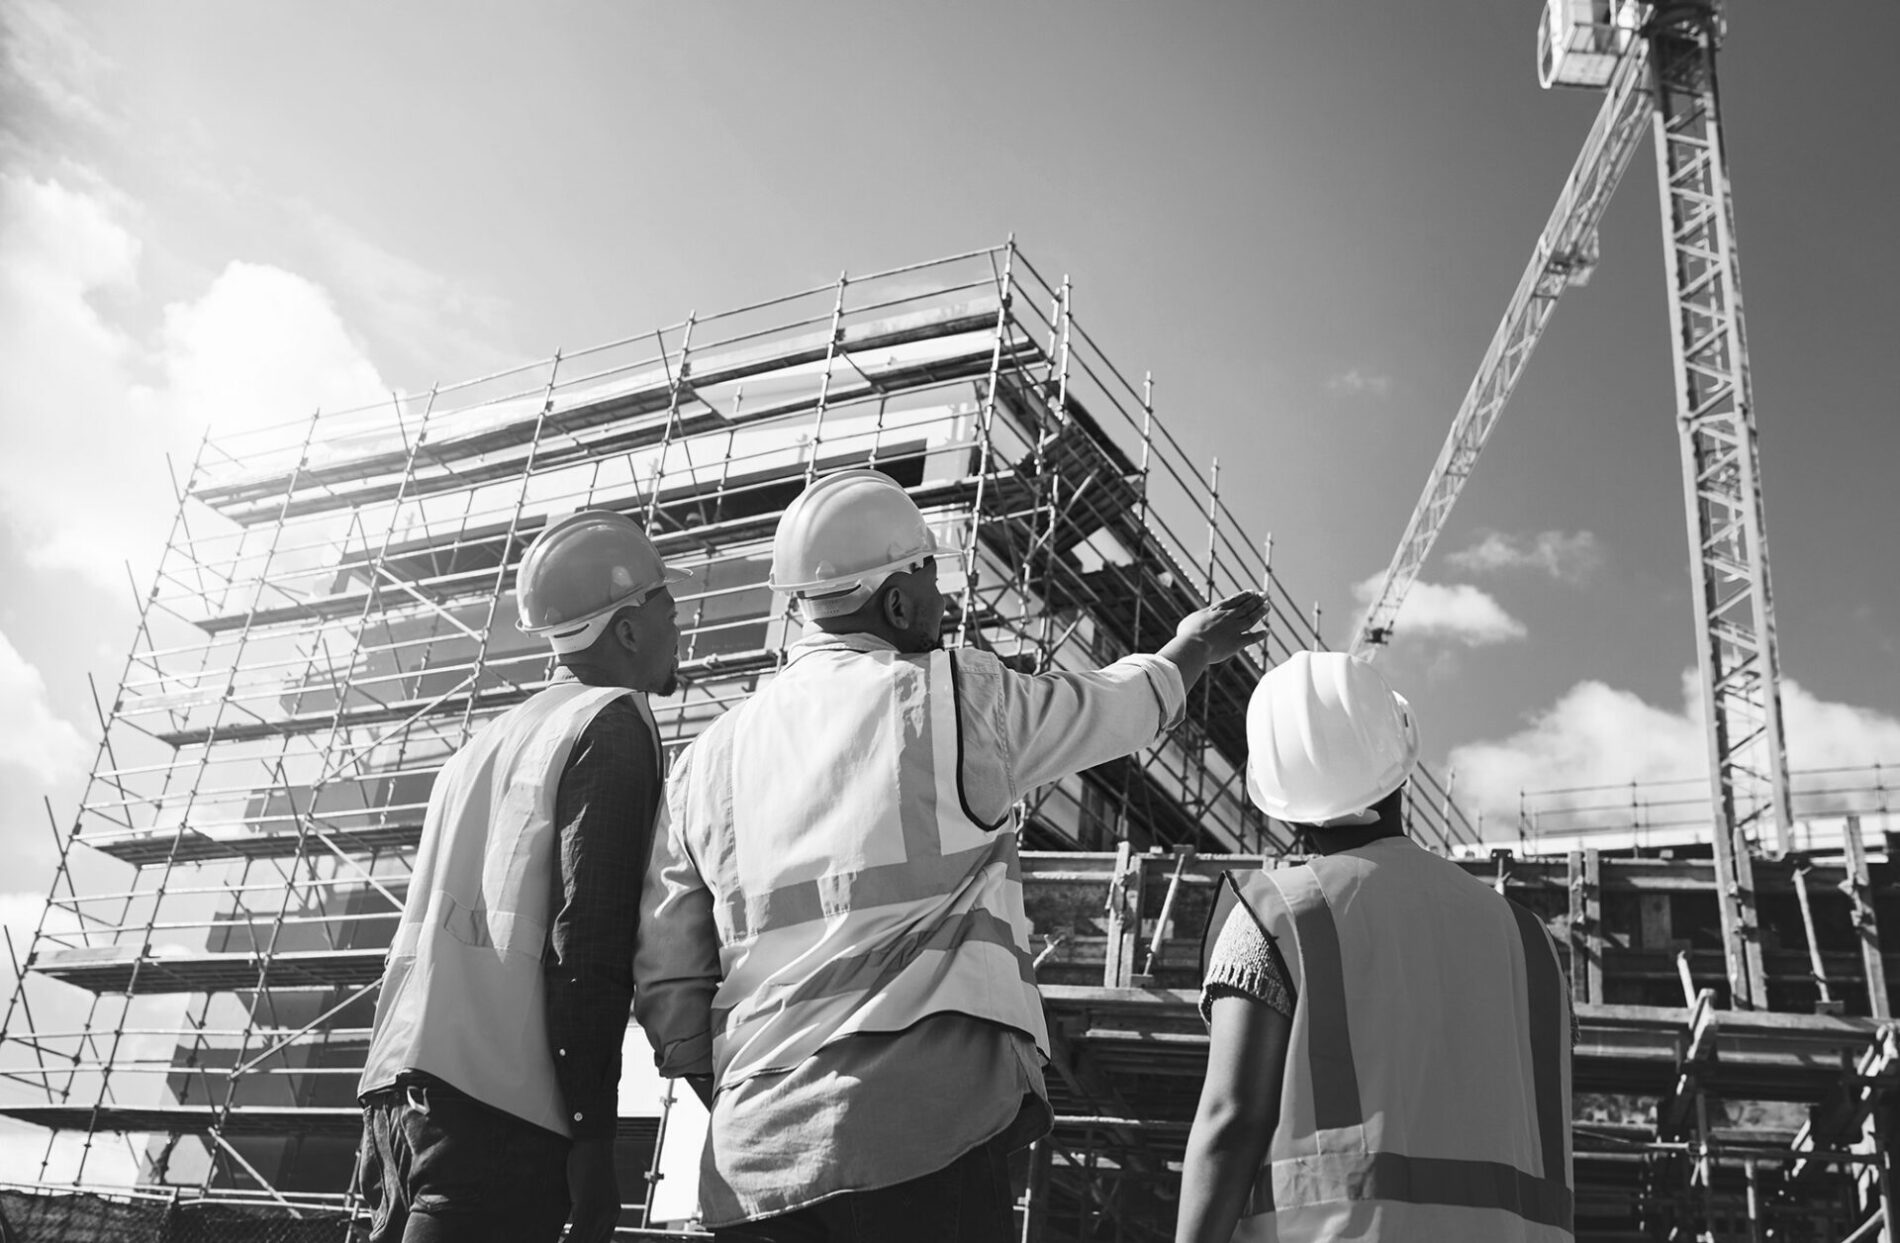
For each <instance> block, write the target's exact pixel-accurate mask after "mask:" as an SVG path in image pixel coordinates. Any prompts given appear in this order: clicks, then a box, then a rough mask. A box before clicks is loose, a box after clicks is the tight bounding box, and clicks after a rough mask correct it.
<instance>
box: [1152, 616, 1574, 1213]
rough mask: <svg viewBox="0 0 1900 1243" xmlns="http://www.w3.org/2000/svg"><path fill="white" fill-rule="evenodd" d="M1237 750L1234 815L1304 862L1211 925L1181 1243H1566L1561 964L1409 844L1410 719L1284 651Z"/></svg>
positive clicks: (1568, 1199)
mask: <svg viewBox="0 0 1900 1243" xmlns="http://www.w3.org/2000/svg"><path fill="white" fill-rule="evenodd" d="M1247 745H1248V752H1249V757H1248V761H1247V789H1248V793H1249V794H1250V795H1251V797H1252V798H1253V801H1254V802H1255V804H1257V805H1258V806H1259V807H1260V808H1261V810H1263V811H1265V812H1266V813H1267V814H1268V815H1269V816H1272V817H1273V818H1274V819H1276V820H1280V821H1283V822H1285V823H1287V824H1290V825H1292V826H1294V827H1295V828H1299V829H1304V830H1306V831H1307V833H1308V834H1309V836H1310V839H1311V841H1312V842H1313V844H1314V846H1315V847H1316V848H1317V850H1318V851H1319V857H1317V858H1314V859H1312V860H1310V861H1308V862H1306V863H1304V864H1301V865H1300V866H1297V867H1286V868H1281V869H1278V870H1274V871H1262V872H1255V873H1253V874H1252V875H1250V876H1249V877H1248V878H1247V879H1246V880H1245V881H1243V882H1239V883H1238V884H1236V885H1234V886H1233V891H1234V897H1235V901H1234V902H1233V903H1231V905H1225V904H1223V905H1217V906H1216V908H1215V918H1216V921H1217V922H1211V923H1210V925H1209V931H1210V933H1211V932H1213V931H1214V929H1215V928H1217V927H1218V928H1219V937H1218V940H1217V941H1216V942H1215V944H1214V947H1213V951H1212V954H1211V956H1210V958H1209V961H1208V964H1207V970H1206V983H1205V987H1204V993H1203V997H1202V1003H1201V1005H1202V1014H1203V1016H1204V1017H1206V1018H1207V1020H1208V1026H1209V1030H1210V1033H1211V1038H1210V1041H1209V1046H1208V1069H1207V1079H1206V1082H1205V1083H1204V1084H1203V1086H1202V1089H1201V1103H1200V1110H1199V1113H1198V1114H1197V1115H1196V1117H1195V1120H1194V1128H1193V1131H1192V1132H1191V1133H1190V1135H1189V1137H1188V1147H1187V1158H1186V1166H1185V1169H1184V1171H1183V1174H1182V1179H1181V1211H1180V1216H1179V1218H1178V1221H1177V1224H1176V1229H1175V1239H1176V1243H1229V1241H1230V1240H1245V1241H1249V1243H1251V1241H1253V1240H1275V1241H1276V1243H1321V1241H1322V1240H1330V1239H1348V1238H1349V1239H1365V1240H1387V1241H1388V1243H1389V1241H1391V1240H1404V1241H1407V1243H1409V1241H1411V1240H1417V1239H1433V1240H1437V1239H1445V1240H1450V1239H1456V1240H1459V1243H1558V1241H1560V1240H1571V1239H1573V1238H1574V1237H1575V1236H1574V1234H1573V1228H1572V1219H1573V1209H1572V1203H1573V1199H1574V1196H1573V1192H1572V1182H1571V1171H1570V1017H1569V1009H1568V1004H1567V1002H1566V1000H1565V997H1566V990H1565V988H1564V977H1563V971H1562V968H1561V967H1560V966H1559V964H1558V960H1557V951H1556V947H1555V946H1554V945H1553V944H1552V942H1551V939H1550V936H1549V934H1548V933H1547V932H1546V931H1545V929H1544V925H1543V923H1542V921H1540V920H1539V919H1538V918H1537V916H1536V915H1534V914H1532V913H1531V912H1529V911H1527V910H1525V909H1524V908H1523V907H1520V906H1518V905H1517V904H1516V903H1513V902H1509V901H1506V900H1505V899H1504V898H1503V897H1501V896H1499V895H1498V894H1497V893H1496V892H1495V891H1494V890H1493V889H1491V888H1490V887H1489V886H1487V885H1485V884H1483V883H1482V882H1480V881H1478V880H1476V879H1474V878H1473V877H1472V876H1471V875H1469V874H1468V873H1467V872H1466V871H1465V870H1464V869H1463V868H1461V867H1459V866H1458V865H1457V864H1456V863H1453V862H1451V861H1450V860H1448V859H1444V858H1441V857H1439V856H1437V855H1434V854H1431V853H1429V852H1427V851H1425V850H1423V849H1421V848H1419V847H1418V846H1417V845H1416V844H1415V843H1413V842H1412V841H1411V840H1410V839H1409V838H1408V837H1406V835H1405V827H1404V820H1403V800H1404V787H1405V782H1406V778H1407V776H1408V775H1409V774H1410V773H1411V771H1412V768H1413V766H1414V764H1415V763H1416V762H1417V760H1418V733H1417V730H1416V728H1415V727H1414V724H1413V720H1412V711H1411V708H1410V706H1409V705H1408V704H1407V703H1406V702H1405V700H1404V699H1403V698H1402V697H1401V696H1399V695H1398V694H1396V693H1395V692H1393V690H1392V689H1391V688H1390V687H1389V686H1387V685H1386V682H1385V679H1383V678H1382V677H1380V676H1379V674H1378V673H1377V671H1375V670H1374V669H1373V668H1372V666H1371V665H1369V664H1367V663H1365V662H1363V661H1359V660H1354V659H1352V658H1351V657H1349V656H1346V655H1344V654H1341V653H1331V652H1325V653H1314V652H1298V653H1295V654H1294V655H1293V656H1292V657H1290V658H1289V659H1288V660H1287V661H1286V662H1285V663H1283V664H1281V665H1279V666H1277V667H1276V668H1274V669H1273V670H1272V671H1271V672H1269V673H1268V674H1267V676H1266V677H1264V678H1262V679H1261V681H1260V685H1259V686H1258V687H1256V688H1255V690H1254V694H1253V699H1252V701H1251V703H1250V704H1249V705H1248V709H1247ZM1223 915H1224V919H1223Z"/></svg>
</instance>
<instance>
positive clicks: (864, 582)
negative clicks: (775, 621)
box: [798, 574, 890, 621]
mask: <svg viewBox="0 0 1900 1243" xmlns="http://www.w3.org/2000/svg"><path fill="white" fill-rule="evenodd" d="M888 578H890V575H889V574H878V575H875V576H873V577H872V578H868V579H860V580H859V581H858V585H857V586H856V587H853V588H851V589H850V590H848V591H840V592H838V593H836V594H834V595H829V596H800V597H798V611H799V612H800V613H802V614H803V615H804V617H805V620H806V621H822V620H823V619H825V618H827V617H844V616H847V615H848V614H851V613H855V612H857V611H858V610H859V609H861V608H863V607H864V602H865V601H866V600H869V599H870V598H871V597H872V596H874V595H876V594H877V589H878V588H879V587H882V586H883V585H884V582H885V580H886V579H888Z"/></svg>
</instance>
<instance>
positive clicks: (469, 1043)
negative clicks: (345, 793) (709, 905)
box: [357, 682, 659, 1135]
mask: <svg viewBox="0 0 1900 1243" xmlns="http://www.w3.org/2000/svg"><path fill="white" fill-rule="evenodd" d="M621 698H627V699H631V700H632V701H633V703H634V705H635V706H636V708H637V709H638V710H639V713H640V716H641V719H642V720H643V721H644V722H645V724H646V728H647V736H648V738H649V740H650V741H651V743H652V745H653V747H654V763H655V771H658V764H659V752H658V746H659V731H658V730H657V729H656V728H655V727H654V724H653V718H652V715H651V713H650V712H649V711H648V709H647V706H646V697H645V696H644V695H640V694H637V693H635V692H631V691H626V690H621V689H618V688H614V687H590V686H584V685H582V684H580V683H578V682H562V683H557V684H556V685H554V686H550V687H548V688H547V689H546V690H543V691H541V692H540V693H538V694H536V695H534V696H533V697H532V698H530V699H528V700H527V701H526V702H525V703H522V704H520V705H519V706H517V707H516V708H514V709H512V710H511V711H509V712H507V713H505V714H503V715H502V716H499V717H497V718H495V720H493V721H492V722H490V723H489V724H488V726H487V727H486V728H485V729H483V730H482V731H481V732H480V733H479V734H477V735H476V736H475V737H474V738H473V739H471V740H470V741H469V742H468V744H467V745H465V746H464V747H463V748H462V749H461V750H460V751H458V752H457V753H456V754H455V755H454V757H452V758H451V759H450V761H449V762H448V763H447V764H446V765H444V766H443V768H442V771H441V772H440V773H439V774H437V776H436V780H435V786H434V788H433V789H432V790H431V791H430V795H429V809H428V812H427V814H426V817H425V820H424V825H423V831H422V841H421V844H420V845H419V846H418V848H417V852H416V863H415V870H414V872H413V873H412V875H411V877H410V882H409V895H408V900H407V902H406V903H405V905H404V908H403V914H402V920H401V922H400V923H399V924H398V925H397V929H396V934H395V937H394V939H393V941H392V942H391V945H390V950H389V961H388V964H387V966H386V968H385V971H384V974H383V985H382V991H381V993H380V994H379V995H378V996H377V999H376V1023H375V1028H374V1030H373V1034H372V1035H371V1037H370V1048H369V1052H368V1055H367V1056H366V1058H365V1062H364V1068H363V1076H362V1079H361V1080H360V1081H359V1084H358V1089H357V1090H358V1092H359V1093H362V1092H370V1091H374V1090H376V1089H377V1088H382V1087H387V1086H389V1085H390V1084H392V1083H394V1082H396V1080H397V1077H398V1076H400V1075H401V1074H402V1073H403V1072H404V1071H409V1070H419V1071H425V1072H427V1073H428V1074H431V1075H434V1076H435V1077H437V1078H439V1079H441V1080H443V1081H444V1082H446V1083H448V1084H450V1085H452V1086H454V1087H455V1088H457V1089H459V1090H461V1091H462V1092H465V1093H467V1094H468V1095H470V1096H472V1097H474V1098H475V1099H476V1100H479V1101H482V1102H483V1103H485V1104H488V1105H491V1106H493V1107H494V1108H496V1109H500V1110H503V1111H505V1112H507V1113H511V1114H514V1115H515V1116H516V1117H519V1118H524V1119H526V1120H527V1121H529V1122H532V1123H534V1124H535V1125H537V1126H541V1127H545V1128H546V1129H548V1130H550V1131H555V1132H558V1133H560V1134H562V1135H566V1134H568V1133H569V1127H568V1121H567V1115H566V1110H565V1109H564V1108H563V1097H562V1094H561V1089H560V1083H559V1081H558V1079H557V1078H556V1076H555V1072H554V1054H553V1051H552V1050H551V1049H550V1048H549V1045H548V1032H547V1018H546V1012H545V1011H546V995H547V985H546V978H545V975H544V969H543V966H542V958H543V954H544V952H545V950H546V947H547V937H548V923H549V920H550V918H551V915H552V912H551V910H550V909H549V908H550V907H551V905H552V902H553V895H554V880H555V873H556V868H557V866H558V865H557V862H556V858H555V856H556V846H557V843H556V840H555V836H556V835H555V832H554V805H555V796H556V792H557V786H558V785H559V782H560V776H561V773H562V772H563V771H565V769H566V767H567V761H568V758H569V757H570V756H571V755H572V754H573V750H574V744H575V742H576V741H578V740H579V738H580V735H581V733H582V732H583V731H584V730H585V729H586V728H587V726H588V725H589V724H590V723H591V722H592V721H593V719H594V717H595V715H596V714H597V713H598V712H599V711H600V710H601V709H602V708H604V707H606V706H607V705H608V704H609V703H612V702H613V701H614V700H617V699H621Z"/></svg>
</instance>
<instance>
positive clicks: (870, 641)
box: [785, 630, 897, 668]
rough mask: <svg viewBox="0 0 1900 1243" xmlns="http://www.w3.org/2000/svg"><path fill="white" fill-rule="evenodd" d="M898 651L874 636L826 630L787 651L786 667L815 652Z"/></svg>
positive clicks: (811, 634)
mask: <svg viewBox="0 0 1900 1243" xmlns="http://www.w3.org/2000/svg"><path fill="white" fill-rule="evenodd" d="M896 650H897V645H896V644H894V643H892V642H890V641H889V640H887V639H880V638H878V637H877V636H876V635H872V634H831V633H829V632H828V631H824V630H814V631H813V632H812V633H810V634H808V635H806V636H805V637H803V638H801V639H800V640H798V642H796V643H794V644H792V645H791V647H789V648H787V649H786V651H785V665H786V667H787V668H790V667H791V666H792V665H793V664H794V663H795V662H797V661H798V659H799V658H800V657H802V656H809V655H811V654H812V653H813V652H895V651H896Z"/></svg>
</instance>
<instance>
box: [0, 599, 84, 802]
mask: <svg viewBox="0 0 1900 1243" xmlns="http://www.w3.org/2000/svg"><path fill="white" fill-rule="evenodd" d="M0 704H5V705H6V710H5V712H0V767H4V766H7V765H12V766H14V767H17V768H23V769H25V770H26V771H27V772H28V773H30V774H32V776H33V777H34V778H35V779H36V780H37V781H38V782H39V783H40V784H42V785H49V786H50V785H55V784H58V783H60V782H63V781H67V780H70V779H71V778H73V777H76V776H78V775H79V774H80V773H83V772H84V771H85V770H86V764H87V763H88V762H89V761H90V760H91V758H92V748H91V747H90V746H88V745H87V743H86V740H85V738H84V737H83V736H82V735H81V734H80V732H79V730H78V729H76V728H75V727H74V726H73V724H72V723H71V722H70V721H67V720H65V719H63V718H62V717H60V716H59V715H58V714H57V713H55V712H54V711H53V708H52V705H51V704H49V703H47V701H46V682H45V679H43V678H41V677H40V671H39V670H38V669H36V668H34V667H33V665H32V663H31V662H29V661H28V660H27V659H26V658H25V657H24V656H22V655H20V653H19V651H18V650H17V649H16V648H15V647H14V646H13V644H12V642H10V641H9V640H8V639H7V636H6V635H5V634H0Z"/></svg>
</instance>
